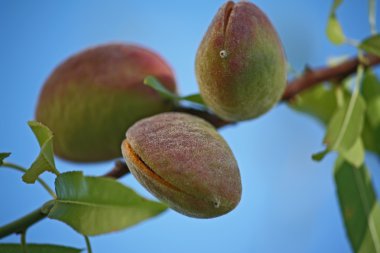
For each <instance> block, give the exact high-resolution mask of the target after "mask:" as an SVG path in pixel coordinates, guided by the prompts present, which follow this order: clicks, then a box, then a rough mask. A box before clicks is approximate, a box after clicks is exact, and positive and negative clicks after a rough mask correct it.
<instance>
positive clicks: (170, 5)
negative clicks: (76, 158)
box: [0, 0, 380, 253]
mask: <svg viewBox="0 0 380 253" xmlns="http://www.w3.org/2000/svg"><path fill="white" fill-rule="evenodd" d="M331 2H332V0H331V1H320V0H313V1H312V0H308V1H299V0H288V1H265V0H257V1H255V3H256V4H257V5H258V6H260V7H261V8H262V9H263V10H264V11H265V12H266V13H267V15H268V16H269V17H270V19H271V20H272V22H273V24H274V26H275V27H276V28H277V29H278V32H279V34H280V37H281V39H282V41H283V43H284V47H285V50H286V53H287V57H288V60H289V61H290V63H291V64H292V65H293V66H294V67H295V68H296V69H298V70H302V68H303V66H304V65H305V64H309V65H311V66H319V65H322V64H324V63H325V62H326V59H327V58H328V57H331V56H339V55H342V54H348V55H352V54H354V53H355V51H354V50H353V49H352V48H350V47H348V46H344V47H336V46H333V45H331V44H329V42H328V41H327V39H326V37H325V33H324V30H325V24H326V19H327V15H328V12H329V8H330V5H331ZM222 3H223V1H220V0H210V1H200V0H198V1H153V0H147V1H122V0H119V1H115V0H110V1H100V0H96V1H94V0H93V1H89V0H87V1H85V0H83V1H73V0H69V1H48V0H40V1H17V0H2V1H0V87H1V89H0V108H1V118H0V152H5V151H10V152H12V153H13V154H12V157H11V158H10V159H9V161H12V162H17V163H20V164H21V165H24V166H29V165H30V164H31V162H32V161H33V159H34V158H35V156H36V155H37V153H38V150H39V149H38V144H37V142H36V140H35V139H34V137H33V135H32V133H31V131H30V129H29V128H28V127H27V125H26V121H28V120H30V119H33V116H34V108H35V105H36V99H37V96H38V93H39V90H40V88H41V86H42V84H43V82H44V80H45V79H46V78H47V76H48V75H49V73H50V72H51V71H52V70H53V68H54V67H55V66H56V65H57V64H58V63H60V62H61V61H62V60H64V59H65V58H67V57H68V56H69V55H71V54H73V53H75V52H77V51H79V50H82V49H84V48H86V47H89V46H93V45H97V44H100V43H107V42H114V41H118V42H120V41H122V42H131V43H138V44H141V45H144V46H146V47H149V48H152V49H154V50H155V51H157V52H160V53H161V55H162V56H163V57H164V58H165V59H166V60H167V61H168V62H169V63H170V65H171V66H172V67H173V68H174V70H175V73H176V77H177V80H178V84H179V89H180V91H181V93H182V94H190V93H194V92H197V85H196V81H195V77H194V58H195V53H196V50H197V47H198V44H199V42H200V40H201V38H202V36H203V34H204V32H205V31H206V29H207V27H208V25H209V23H210V21H211V19H212V18H213V16H214V14H215V13H216V11H217V9H218V8H219V6H221V5H222ZM367 8H368V6H367V1H363V0H353V1H346V2H345V3H344V4H343V6H342V8H341V9H339V12H338V17H339V19H340V20H341V21H342V25H343V27H344V29H345V32H346V33H347V35H348V36H349V37H352V38H357V39H362V38H363V37H364V36H366V35H367V34H369V25H368V19H367ZM221 134H222V135H223V136H224V137H225V138H226V140H227V141H228V142H229V143H230V145H231V148H232V150H233V152H234V153H235V155H236V158H237V160H238V163H239V166H240V170H241V174H242V180H243V197H242V200H241V203H240V205H239V206H238V207H237V209H236V210H234V211H233V212H231V213H230V214H228V215H225V216H223V217H220V218H216V219H211V220H198V219H192V218H188V217H185V216H182V215H180V214H177V213H176V212H174V211H168V212H166V213H165V214H163V215H161V216H160V217H158V218H155V219H152V220H150V221H147V222H144V223H142V224H139V225H137V226H135V227H133V228H131V229H129V230H125V231H122V232H117V233H113V234H108V235H103V236H97V237H94V238H92V240H91V241H92V244H93V248H94V249H95V252H96V253H101V252H112V253H122V252H134V253H146V252H155V253H158V252H183V253H193V252H219V253H222V252H226V253H227V252H237V253H239V252H242V253H245V252H260V253H272V252H273V253H277V252H282V253H305V252H306V253H320V252H342V253H345V252H350V247H349V244H348V241H347V239H346V236H345V231H344V228H343V224H342V220H341V216H340V211H339V207H338V203H337V197H336V193H335V186H334V181H333V177H332V172H333V168H332V166H333V161H334V158H335V156H334V155H329V156H328V157H327V159H325V160H324V161H323V162H321V163H315V162H313V161H312V160H311V159H310V155H311V154H312V153H313V152H315V151H319V150H321V149H322V145H321V141H322V138H323V135H324V131H323V129H322V127H321V126H319V125H318V124H317V123H316V122H314V121H313V120H312V119H310V118H308V117H305V116H303V115H300V114H298V113H295V112H293V111H291V110H290V109H289V108H288V107H287V106H286V105H283V104H281V105H279V106H278V107H276V108H275V109H273V110H272V111H270V113H268V114H266V115H265V116H263V117H261V118H259V119H257V120H254V121H250V122H246V123H241V124H239V125H237V126H232V127H228V128H225V129H223V130H222V131H221ZM368 160H369V165H370V166H371V167H372V172H373V176H374V177H375V178H377V181H376V185H377V186H379V185H380V182H379V181H380V180H379V179H380V170H379V168H378V167H379V163H378V161H375V159H374V157H371V156H368ZM111 166H112V162H107V163H102V164H90V165H77V164H71V163H67V162H64V161H61V160H59V161H58V167H59V169H60V170H61V171H68V170H81V169H83V170H84V171H85V173H86V174H88V175H99V174H102V173H104V172H105V171H107V170H108V169H109V168H110V167H111ZM374 167H375V168H374ZM20 176H21V175H20V174H19V173H17V172H14V171H9V170H6V169H2V170H0V201H1V203H2V204H0V225H2V224H4V223H6V222H9V221H11V220H13V219H15V218H18V217H20V216H21V215H23V214H25V213H26V212H29V211H31V210H33V209H35V208H37V207H38V206H39V205H40V204H41V203H43V202H44V201H46V200H48V198H49V196H48V195H47V194H46V193H45V192H44V191H43V190H42V189H41V187H39V186H38V185H25V184H23V183H22V182H21V177H20ZM43 178H45V179H46V180H47V181H48V182H49V183H51V184H53V176H51V175H44V176H43ZM121 181H122V182H123V183H125V184H127V185H129V186H131V187H133V188H134V189H136V190H137V191H138V192H140V193H141V194H143V195H144V196H147V197H149V198H153V197H152V196H151V195H150V194H149V193H147V192H146V191H145V190H144V189H143V188H142V187H141V186H139V185H138V183H137V182H136V181H135V179H134V178H133V177H132V176H128V177H126V178H123V179H122V180H121ZM377 189H379V187H377ZM378 192H379V191H378ZM27 239H28V241H30V242H39V243H57V244H67V245H72V246H76V247H84V246H85V244H84V241H83V239H82V237H81V236H80V235H79V234H77V233H76V232H74V231H72V230H71V229H70V228H69V227H68V226H66V225H65V224H63V223H59V222H57V221H52V220H44V221H43V222H41V223H39V224H38V225H36V226H35V227H33V228H32V229H30V230H29V233H28V238H27ZM18 240H19V239H18V237H17V236H10V237H7V238H6V239H4V240H3V241H2V242H18Z"/></svg>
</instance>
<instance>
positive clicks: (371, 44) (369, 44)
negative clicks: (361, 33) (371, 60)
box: [359, 34, 380, 56]
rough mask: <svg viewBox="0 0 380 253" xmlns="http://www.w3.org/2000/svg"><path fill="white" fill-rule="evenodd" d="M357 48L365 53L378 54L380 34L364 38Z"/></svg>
mask: <svg viewBox="0 0 380 253" xmlns="http://www.w3.org/2000/svg"><path fill="white" fill-rule="evenodd" d="M359 48H361V49H363V50H364V51H366V52H367V53H370V54H374V55H377V56H380V34H377V35H374V36H372V37H369V38H367V39H365V40H364V41H363V42H362V43H360V45H359Z"/></svg>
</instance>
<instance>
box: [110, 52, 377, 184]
mask: <svg viewBox="0 0 380 253" xmlns="http://www.w3.org/2000/svg"><path fill="white" fill-rule="evenodd" d="M360 63H362V64H363V65H364V66H366V67H370V66H375V65H378V64H380V57H378V56H374V55H366V56H365V59H364V61H363V60H362V61H361V60H359V58H358V57H353V58H351V59H348V60H346V61H344V62H342V63H340V64H338V65H335V66H332V67H321V68H317V69H311V70H308V71H307V72H305V73H304V74H303V75H302V76H300V77H298V78H296V79H294V80H292V81H289V82H288V86H287V87H286V89H285V92H284V95H283V96H282V99H281V100H282V101H289V100H291V99H293V98H294V97H295V96H296V95H297V94H298V93H300V92H302V91H304V90H307V89H309V88H311V87H313V86H315V85H318V84H320V83H323V82H324V81H329V80H341V79H343V78H345V77H347V76H349V75H352V74H354V73H355V72H356V69H357V67H358V65H359V64H360ZM175 111H177V112H186V113H189V114H192V115H196V116H199V117H201V118H203V119H205V120H207V121H208V122H210V123H211V124H212V125H214V126H215V127H216V128H221V127H224V126H227V125H232V124H236V122H230V121H225V120H223V119H221V118H219V117H218V116H216V115H215V114H212V113H210V112H208V111H204V110H199V109H195V108H188V107H178V108H176V109H175ZM128 173H129V169H128V166H127V165H126V164H125V163H124V162H122V161H117V162H116V163H115V167H114V168H113V169H112V170H110V171H109V172H107V173H106V174H105V175H104V176H105V177H112V178H120V177H122V176H124V175H126V174H128Z"/></svg>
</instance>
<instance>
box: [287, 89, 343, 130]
mask: <svg viewBox="0 0 380 253" xmlns="http://www.w3.org/2000/svg"><path fill="white" fill-rule="evenodd" d="M321 101H323V103H321ZM288 105H290V107H291V108H292V109H294V110H296V111H299V112H303V113H306V114H308V115H310V116H312V117H314V118H315V119H317V120H318V121H320V122H321V123H323V124H324V125H327V123H328V122H329V120H330V118H331V116H332V115H333V113H334V111H335V110H336V108H337V102H336V96H335V92H334V89H333V88H331V87H326V86H324V85H316V86H314V87H312V88H310V89H307V90H305V91H303V92H301V93H300V94H298V95H297V96H296V97H295V98H294V99H293V100H291V101H290V102H289V103H288Z"/></svg>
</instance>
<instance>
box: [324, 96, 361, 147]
mask: <svg viewBox="0 0 380 253" xmlns="http://www.w3.org/2000/svg"><path fill="white" fill-rule="evenodd" d="M364 113H365V102H364V99H363V98H362V97H361V96H360V95H359V94H358V95H357V97H356V98H355V97H353V98H352V99H351V100H350V102H349V103H347V104H346V105H344V106H343V107H341V108H338V110H337V111H336V113H335V114H334V116H333V117H332V118H331V120H330V122H329V125H328V127H327V132H326V136H325V139H324V143H325V144H326V145H327V147H328V149H329V150H335V151H338V152H343V153H344V152H346V151H349V150H350V149H351V148H352V146H353V145H354V144H355V142H356V141H357V139H358V138H359V136H360V135H361V132H362V128H363V122H364Z"/></svg>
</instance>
